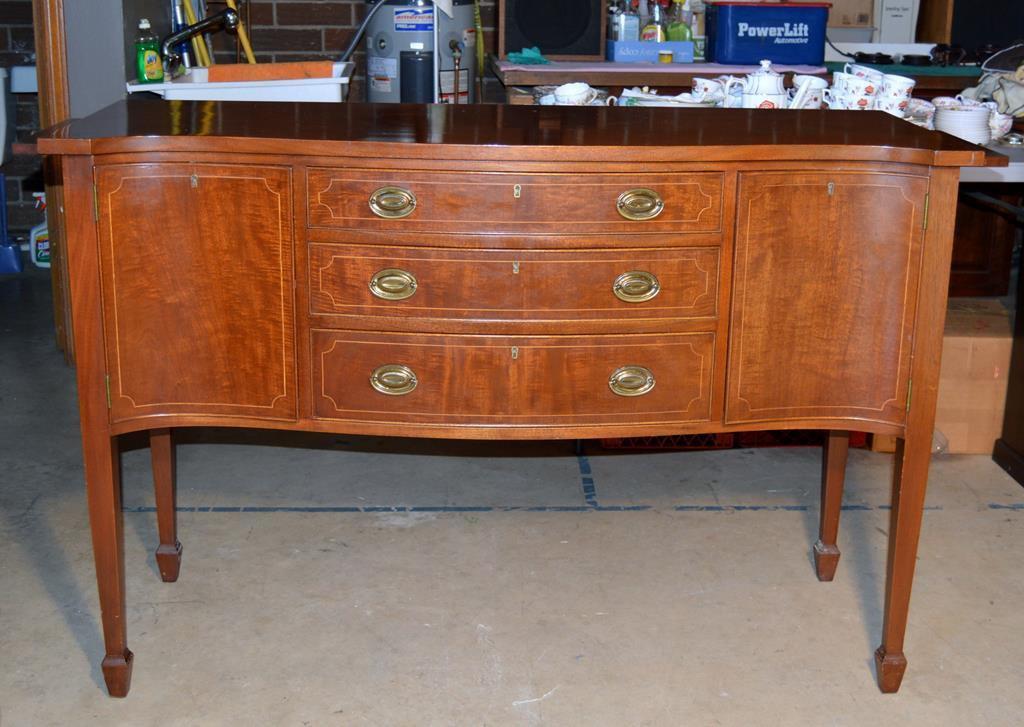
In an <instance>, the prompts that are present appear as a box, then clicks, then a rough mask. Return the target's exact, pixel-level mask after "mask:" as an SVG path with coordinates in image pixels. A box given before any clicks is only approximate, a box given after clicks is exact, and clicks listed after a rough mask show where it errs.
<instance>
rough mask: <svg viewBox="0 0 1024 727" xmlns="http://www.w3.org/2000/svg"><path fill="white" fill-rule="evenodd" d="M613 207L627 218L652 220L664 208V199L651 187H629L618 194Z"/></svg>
mask: <svg viewBox="0 0 1024 727" xmlns="http://www.w3.org/2000/svg"><path fill="white" fill-rule="evenodd" d="M615 208H616V209H617V210H618V211H619V214H620V215H622V216H623V217H625V218H626V219H627V220H653V219H654V218H655V217H657V216H658V215H660V214H661V211H662V210H663V209H665V201H664V200H663V199H662V198H661V195H659V194H658V193H657V192H655V191H654V190H653V189H644V188H642V187H641V188H639V189H630V190H627V191H625V192H623V193H622V194H620V195H619V199H618V201H617V202H616V203H615Z"/></svg>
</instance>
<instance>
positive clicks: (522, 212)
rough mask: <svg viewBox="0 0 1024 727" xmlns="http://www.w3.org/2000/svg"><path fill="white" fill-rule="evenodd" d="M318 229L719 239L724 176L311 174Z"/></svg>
mask: <svg viewBox="0 0 1024 727" xmlns="http://www.w3.org/2000/svg"><path fill="white" fill-rule="evenodd" d="M308 183H309V184H308V189H309V225H310V226H311V227H327V228H339V229H360V230H377V231H389V232H399V231H402V232H445V233H449V234H451V233H460V232H465V233H494V234H546V235H573V234H609V233H611V234H622V233H644V232H654V233H665V232H718V231H720V230H721V225H722V187H723V183H724V175H723V174H722V173H720V172H695V173H685V174H526V173H520V174H516V173H509V172H422V171H419V172H412V171H405V170H381V169H323V168H314V169H310V170H309V171H308Z"/></svg>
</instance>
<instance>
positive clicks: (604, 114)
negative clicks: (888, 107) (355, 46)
mask: <svg viewBox="0 0 1024 727" xmlns="http://www.w3.org/2000/svg"><path fill="white" fill-rule="evenodd" d="M396 142H398V143H403V144H407V145H408V147H407V148H406V149H403V150H402V156H403V157H404V158H408V159H416V158H431V159H463V160H470V161H486V160H496V161H505V160H509V159H510V157H512V158H514V159H516V160H522V161H529V160H535V161H558V160H576V161H607V162H615V161H623V162H629V161H634V162H637V161H638V162H643V161H647V162H650V161H673V162H681V161H682V162H685V161H699V162H720V161H737V160H749V159H764V160H779V161H799V160H808V159H814V160H833V161H880V162H903V163H909V164H925V165H932V166H984V165H986V164H987V165H989V166H992V165H999V164H1000V163H1001V162H1002V163H1005V160H1003V158H1002V157H999V156H998V155H994V154H992V153H991V152H986V150H985V149H983V148H981V147H978V146H975V145H973V144H969V143H967V142H964V141H961V140H959V139H956V138H954V137H952V136H948V135H946V134H941V133H938V132H933V131H926V130H923V129H920V128H918V127H916V126H913V125H912V124H908V123H906V122H904V121H902V120H900V119H896V118H893V117H892V116H889V115H887V114H884V113H864V112H857V111H800V112H787V113H780V112H777V111H761V110H749V109H686V110H679V109H665V108H635V107H634V108H617V107H600V108H595V107H554V106H502V105H484V104H480V105H467V106H450V105H422V104H364V103H347V104H340V105H338V104H316V103H307V104H299V103H247V102H217V101H169V102H168V101H162V100H159V101H150V100H131V101H121V102H118V103H116V104H113V105H111V106H108V107H107V108H105V109H102V110H100V111H98V112H96V113H95V114H93V115H91V116H89V117H87V118H84V119H72V120H69V121H66V122H64V123H62V124H59V125H57V126H55V127H52V128H51V129H49V130H47V131H45V132H43V134H41V135H40V137H39V141H38V147H39V151H40V152H41V153H43V154H114V153H123V152H129V153H135V152H138V153H146V152H168V151H182V152H217V151H231V152H238V153H267V154H304V155H327V156H330V155H345V156H358V157H362V156H365V157H385V158H386V157H389V156H393V154H394V147H393V144H394V143H396ZM510 148H514V150H515V151H514V154H512V155H510ZM986 156H987V157H988V159H987V160H986Z"/></svg>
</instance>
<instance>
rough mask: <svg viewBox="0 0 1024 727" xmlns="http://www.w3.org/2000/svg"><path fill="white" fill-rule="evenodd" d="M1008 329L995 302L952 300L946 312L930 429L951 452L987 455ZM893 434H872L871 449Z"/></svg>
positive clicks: (884, 445) (998, 428)
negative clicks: (933, 414)
mask: <svg viewBox="0 0 1024 727" xmlns="http://www.w3.org/2000/svg"><path fill="white" fill-rule="evenodd" d="M1012 347H1013V331H1012V330H1011V328H1010V314H1009V311H1007V310H1006V308H1005V307H1004V306H1003V305H1002V304H1001V303H999V302H998V301H994V300H990V299H984V298H981V299H977V298H954V299H952V300H950V302H949V308H948V309H947V311H946V331H945V335H944V336H943V340H942V369H941V370H940V373H939V401H938V407H937V411H936V414H935V428H936V429H937V430H939V431H940V432H942V433H943V434H944V435H945V437H946V439H947V440H948V441H949V450H948V451H949V452H950V453H951V454H992V447H993V445H994V444H995V441H996V439H998V438H999V437H1000V436H1001V434H1002V430H1003V410H1004V408H1005V406H1006V384H1007V379H1006V377H1007V373H1008V371H1009V368H1010V351H1011V349H1012ZM894 448H895V438H894V437H883V436H875V437H874V440H873V442H872V446H871V449H872V450H873V451H876V452H891V451H893V449H894Z"/></svg>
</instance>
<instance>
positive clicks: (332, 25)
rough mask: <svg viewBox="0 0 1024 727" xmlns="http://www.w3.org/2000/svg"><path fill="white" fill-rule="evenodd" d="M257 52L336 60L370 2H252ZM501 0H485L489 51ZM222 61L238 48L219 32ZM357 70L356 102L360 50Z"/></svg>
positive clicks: (262, 57)
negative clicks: (497, 5) (225, 39)
mask: <svg viewBox="0 0 1024 727" xmlns="http://www.w3.org/2000/svg"><path fill="white" fill-rule="evenodd" d="M251 2H252V8H251V11H250V12H251V19H252V20H251V25H252V27H251V28H250V35H251V36H252V44H253V49H254V51H255V53H256V59H257V60H258V61H259V62H264V61H304V60H318V59H323V58H337V57H338V56H339V55H340V54H341V52H342V51H343V50H344V49H345V47H346V46H347V45H348V44H349V42H350V41H351V40H352V35H353V34H354V33H355V31H356V28H357V27H358V26H359V23H360V22H362V20H363V18H364V17H365V13H366V7H367V5H366V2H365V0H251ZM495 3H496V0H481V2H480V14H481V19H482V20H483V25H484V43H485V46H484V47H485V48H486V50H487V51H488V52H493V51H494V49H495V48H496V28H497V20H496V11H495ZM219 36H220V42H219V44H218V49H219V50H218V54H217V55H218V61H222V60H223V61H230V60H233V59H234V50H233V48H234V46H233V45H231V46H230V50H229V49H228V46H227V45H225V44H223V39H224V38H225V36H224V34H223V33H221V34H219ZM353 60H354V61H355V62H356V72H355V76H354V77H353V79H352V89H351V94H352V95H351V98H352V100H354V101H362V100H364V99H365V90H364V83H365V79H366V54H365V53H364V52H363V50H362V44H360V49H359V50H358V51H356V54H355V56H354V58H353Z"/></svg>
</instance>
